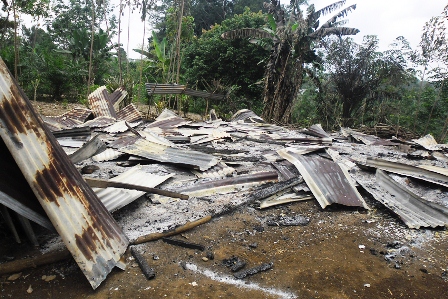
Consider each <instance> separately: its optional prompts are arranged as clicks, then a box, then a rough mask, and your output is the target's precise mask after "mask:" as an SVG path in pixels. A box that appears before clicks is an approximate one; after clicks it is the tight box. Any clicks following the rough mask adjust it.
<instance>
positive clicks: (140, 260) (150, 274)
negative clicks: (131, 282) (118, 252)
mask: <svg viewBox="0 0 448 299" xmlns="http://www.w3.org/2000/svg"><path fill="white" fill-rule="evenodd" d="M131 254H132V256H133V257H134V258H135V260H136V261H137V264H138V266H139V267H140V269H141V270H142V272H143V274H144V275H145V277H146V279H148V280H150V279H153V278H154V277H156V272H155V271H154V269H153V268H151V267H150V266H149V265H148V263H147V262H146V260H145V259H144V257H143V256H142V255H141V253H140V252H138V251H137V249H136V248H135V246H131Z"/></svg>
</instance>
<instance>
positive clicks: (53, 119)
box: [42, 107, 92, 130]
mask: <svg viewBox="0 0 448 299" xmlns="http://www.w3.org/2000/svg"><path fill="white" fill-rule="evenodd" d="M91 114H92V111H91V110H89V109H86V108H81V107H76V108H74V109H72V110H70V111H68V112H66V113H64V114H62V115H59V116H42V119H43V120H44V122H45V124H48V125H49V127H50V129H51V128H52V127H53V126H54V127H57V128H59V129H60V130H62V129H71V128H74V127H76V126H78V125H80V124H82V123H84V122H85V121H86V120H87V118H88V117H89V116H90V115H91Z"/></svg>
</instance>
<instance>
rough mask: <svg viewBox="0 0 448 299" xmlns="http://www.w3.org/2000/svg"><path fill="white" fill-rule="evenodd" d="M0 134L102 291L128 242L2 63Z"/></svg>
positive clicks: (83, 268)
mask: <svg viewBox="0 0 448 299" xmlns="http://www.w3.org/2000/svg"><path fill="white" fill-rule="evenodd" d="M0 135H1V138H2V140H3V142H4V143H5V144H6V146H7V148H8V150H9V152H10V153H11V154H12V156H13V157H14V160H15V162H16V163H17V165H18V168H20V170H21V172H22V174H23V176H24V177H25V179H26V181H27V182H28V184H29V186H30V187H31V188H32V190H33V192H34V194H35V196H36V197H37V199H38V200H39V202H40V204H41V205H42V207H43V208H44V210H45V212H46V213H47V215H48V217H49V218H50V220H51V222H52V223H53V225H54V227H55V228H56V230H57V231H58V233H59V235H60V236H61V237H62V240H63V241H64V243H65V245H66V246H67V248H68V249H69V251H70V252H71V254H72V255H73V257H74V259H75V261H76V262H77V263H78V266H79V267H80V268H81V270H82V272H83V273H84V275H85V276H86V277H87V279H88V280H89V282H90V284H91V286H92V287H93V288H96V287H98V286H99V284H100V283H101V282H102V281H103V280H104V279H105V278H106V276H107V274H108V273H109V272H110V271H111V270H112V268H113V267H114V266H115V265H116V264H117V263H118V261H119V260H120V258H121V255H122V254H123V253H124V252H125V250H126V248H127V244H128V240H127V238H126V236H125V235H124V234H123V232H122V230H121V228H120V227H119V226H118V225H117V223H116V222H115V220H114V219H113V218H112V216H111V215H110V213H109V212H108V211H107V210H106V208H105V207H104V205H103V204H102V203H101V202H100V201H99V199H98V197H97V196H96V195H95V193H94V192H93V191H92V189H91V188H90V187H89V186H88V185H87V184H86V183H85V181H84V180H83V178H82V177H81V175H80V173H79V172H78V170H77V169H76V168H75V167H74V165H73V164H72V163H71V161H70V160H69V158H68V157H67V155H66V154H65V153H64V151H63V150H62V148H61V147H60V146H59V144H58V143H57V141H56V140H55V138H54V137H53V136H52V134H51V133H50V131H49V130H48V129H47V128H46V127H45V126H44V124H43V122H42V121H41V119H40V118H39V116H38V115H37V114H36V113H35V112H34V109H33V107H32V105H31V103H30V102H29V101H28V99H27V98H26V96H25V95H24V93H23V91H22V90H20V89H19V87H18V86H17V83H16V82H15V80H14V79H13V78H12V76H11V74H10V73H9V71H8V70H7V67H6V65H5V64H4V62H3V61H2V60H1V59H0Z"/></svg>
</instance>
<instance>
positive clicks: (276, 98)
mask: <svg viewBox="0 0 448 299" xmlns="http://www.w3.org/2000/svg"><path fill="white" fill-rule="evenodd" d="M291 59H295V58H293V57H292V56H291V48H290V45H289V44H288V43H286V42H280V43H279V44H277V45H276V46H275V48H274V50H273V52H272V53H271V56H270V61H269V63H268V65H267V67H266V72H265V80H266V81H265V87H264V91H263V103H264V109H263V114H262V117H263V119H264V120H265V121H267V122H279V123H288V122H289V121H290V119H291V109H292V106H293V103H294V99H295V98H296V96H297V92H298V90H299V88H300V86H301V85H302V84H301V83H302V80H303V73H302V72H303V66H302V63H300V61H301V59H295V61H293V62H291V61H290V60H291Z"/></svg>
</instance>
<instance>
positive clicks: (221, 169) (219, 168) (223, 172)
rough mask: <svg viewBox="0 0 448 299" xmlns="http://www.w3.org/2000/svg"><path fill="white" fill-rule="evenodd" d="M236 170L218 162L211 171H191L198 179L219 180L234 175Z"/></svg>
mask: <svg viewBox="0 0 448 299" xmlns="http://www.w3.org/2000/svg"><path fill="white" fill-rule="evenodd" d="M235 172H236V170H235V168H233V167H230V166H227V165H226V163H224V162H219V163H218V164H216V165H215V166H213V167H212V168H211V169H209V170H207V171H203V172H199V171H195V170H193V173H194V174H195V175H196V176H197V177H198V178H200V179H204V178H209V179H220V178H225V177H227V176H230V175H231V174H233V173H235Z"/></svg>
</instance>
